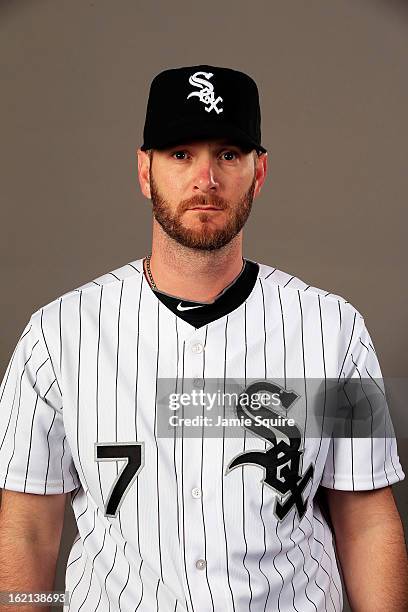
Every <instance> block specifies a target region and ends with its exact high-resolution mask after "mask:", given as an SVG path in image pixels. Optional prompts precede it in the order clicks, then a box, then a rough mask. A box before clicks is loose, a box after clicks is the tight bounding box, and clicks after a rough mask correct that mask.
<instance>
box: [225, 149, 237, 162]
mask: <svg viewBox="0 0 408 612" xmlns="http://www.w3.org/2000/svg"><path fill="white" fill-rule="evenodd" d="M222 155H228V156H229V158H228V159H227V160H226V161H232V159H231V157H230V156H231V155H232V156H235V159H236V158H237V157H238V154H237V153H236V152H235V151H224V152H223V153H222Z"/></svg>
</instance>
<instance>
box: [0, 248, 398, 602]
mask: <svg viewBox="0 0 408 612" xmlns="http://www.w3.org/2000/svg"><path fill="white" fill-rule="evenodd" d="M364 377H370V378H372V379H377V380H378V379H380V380H381V371H380V366H379V363H378V359H377V356H376V352H375V349H374V346H373V343H372V340H371V338H370V335H369V332H368V331H367V328H366V326H365V322H364V319H363V317H362V315H361V314H360V313H359V312H358V311H357V310H356V308H354V307H353V306H352V305H351V304H350V303H349V302H348V301H346V300H345V299H344V298H342V297H341V296H338V295H333V294H330V293H327V292H325V291H323V290H321V289H318V288H315V287H311V286H308V285H306V284H305V283H304V282H303V281H302V280H300V279H298V278H296V277H293V276H290V275H289V274H287V273H285V272H283V271H279V270H277V269H275V268H273V267H270V266H267V265H264V264H259V272H258V276H257V278H256V282H255V285H254V287H253V289H252V291H251V292H250V294H249V295H248V296H247V297H246V299H245V300H244V301H243V302H242V303H240V304H239V305H238V306H234V308H233V309H232V310H231V311H230V312H228V313H227V314H224V315H223V316H221V317H219V318H217V319H216V320H213V321H211V322H210V323H208V324H206V325H202V326H201V327H198V328H196V327H194V326H193V325H191V324H190V323H188V322H186V321H185V320H184V319H183V318H181V317H179V316H177V314H175V313H174V312H172V311H171V310H170V309H169V308H167V307H166V306H165V305H164V304H163V303H162V301H160V300H159V299H158V297H157V295H156V294H155V293H154V292H153V291H152V289H151V287H150V285H149V283H148V282H147V280H146V278H145V276H144V273H143V260H142V259H138V260H136V261H133V262H130V263H128V264H126V265H124V266H123V267H121V268H119V269H117V270H114V271H112V272H109V273H107V274H105V275H103V276H101V277H99V278H96V279H95V280H93V281H91V282H89V283H87V284H84V285H83V286H81V287H79V288H77V289H75V290H73V291H70V292H68V293H66V294H64V295H62V296H61V297H59V298H57V299H55V300H54V301H52V302H50V303H48V304H47V305H45V306H44V307H41V308H39V309H38V310H37V311H36V312H34V313H33V314H32V316H31V318H30V320H29V322H28V323H27V325H26V327H25V329H24V330H23V332H22V334H21V337H20V339H19V342H18V344H17V346H16V348H15V351H14V353H13V355H12V357H11V359H10V362H9V365H8V367H7V370H6V372H5V375H4V378H3V382H2V385H1V387H0V487H2V488H6V489H12V490H16V491H26V492H28V493H37V494H42V495H48V494H55V493H67V492H70V498H71V504H72V508H73V512H74V514H75V517H76V521H77V525H78V535H77V537H76V539H75V541H74V543H73V545H72V549H71V551H70V555H69V560H68V563H67V570H66V590H67V591H69V593H70V604H69V610H70V611H71V612H79V610H82V611H83V612H95V611H99V612H106V611H112V612H117V611H122V612H130V611H132V612H135V611H138V612H152V611H153V610H158V611H160V612H182V611H183V612H187V611H188V612H193V611H195V612H208V611H216V612H219V611H220V610H222V611H223V612H244V611H248V612H249V611H252V612H259V611H269V610H274V611H275V610H276V611H282V612H291V611H298V612H309V611H310V612H321V611H330V612H333V611H334V612H339V611H340V610H342V607H343V602H342V587H341V581H340V577H339V571H338V567H337V563H336V557H335V550H334V541H333V535H332V531H331V529H330V526H329V524H328V522H327V521H326V519H325V517H324V514H323V512H322V511H321V508H320V506H319V505H318V503H316V500H315V493H316V491H317V489H318V486H319V485H323V486H324V487H328V488H332V489H342V490H366V489H373V488H378V487H384V486H387V485H390V484H393V483H395V482H397V481H399V480H402V479H403V478H404V473H403V470H402V468H401V465H400V461H399V457H398V452H397V447H396V442H395V438H394V437H393V436H391V435H390V436H387V435H386V436H384V437H383V438H380V437H375V438H364V439H360V438H358V439H355V438H353V436H350V437H348V438H347V437H344V438H331V437H330V436H320V437H318V436H316V437H315V438H312V437H310V438H309V437H306V436H304V437H303V438H302V440H301V446H300V448H299V449H298V450H296V452H295V454H294V455H292V456H290V457H289V461H287V456H286V463H285V465H283V463H282V462H279V453H277V452H276V453H275V455H274V456H273V457H272V455H273V452H275V450H276V449H275V447H277V444H278V442H277V440H276V441H275V443H274V442H273V441H271V440H269V439H266V437H263V436H262V435H261V436H259V435H256V434H254V433H253V431H251V430H250V429H248V428H246V427H241V428H240V432H241V434H240V435H236V436H234V437H232V436H231V437H228V436H225V435H218V436H212V437H211V436H206V435H201V436H188V435H183V431H186V430H182V431H181V434H180V430H179V431H178V434H177V435H174V436H173V437H171V436H168V437H164V436H159V435H158V420H159V419H160V418H161V417H162V414H161V413H160V414H159V412H160V411H159V408H160V410H161V409H162V408H161V405H160V402H159V401H158V381H160V380H162V379H168V380H173V381H175V385H176V386H177V388H178V389H180V388H181V389H182V388H183V384H184V381H193V384H195V382H197V386H200V385H202V384H203V383H204V384H205V381H206V380H209V379H218V380H221V382H222V381H223V380H227V379H235V380H248V381H249V380H257V381H259V380H261V381H262V380H266V379H268V380H274V379H276V380H291V379H292V380H294V379H297V380H299V379H300V380H303V381H304V388H305V393H304V395H305V397H306V399H307V381H308V380H309V379H312V378H315V379H321V380H323V381H324V380H325V379H329V378H333V379H339V380H341V379H344V380H348V379H360V380H361V385H363V380H364ZM303 399H305V398H303ZM311 405H312V403H311V402H310V403H309V404H308V407H309V410H312V408H311ZM289 413H290V411H288V414H289ZM382 416H383V417H384V421H385V422H387V423H388V422H390V417H389V413H388V408H387V404H386V401H385V400H384V403H383V407H382ZM221 431H222V429H221ZM282 444H283V446H282V447H281V448H283V450H284V453H283V454H284V455H285V453H286V450H287V448H289V447H288V446H285V443H282ZM246 453H248V454H246ZM265 457H266V458H268V457H271V460H270V464H268V460H269V459H265V460H264V458H265ZM299 457H300V458H301V460H300V461H299ZM285 470H286V471H285ZM288 483H289V485H288Z"/></svg>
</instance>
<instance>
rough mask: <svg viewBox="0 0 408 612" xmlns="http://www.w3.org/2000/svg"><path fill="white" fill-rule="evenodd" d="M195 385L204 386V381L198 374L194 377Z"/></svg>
mask: <svg viewBox="0 0 408 612" xmlns="http://www.w3.org/2000/svg"><path fill="white" fill-rule="evenodd" d="M193 385H194V386H195V387H202V386H203V381H202V380H201V378H198V376H197V377H196V378H193Z"/></svg>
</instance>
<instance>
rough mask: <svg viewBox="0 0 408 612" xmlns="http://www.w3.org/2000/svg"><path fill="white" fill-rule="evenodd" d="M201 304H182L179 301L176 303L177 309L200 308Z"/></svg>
mask: <svg viewBox="0 0 408 612" xmlns="http://www.w3.org/2000/svg"><path fill="white" fill-rule="evenodd" d="M201 307H202V304H200V305H199V306H182V305H181V302H179V303H178V304H177V310H192V309H193V308H201Z"/></svg>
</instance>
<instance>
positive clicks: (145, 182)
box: [137, 149, 152, 200]
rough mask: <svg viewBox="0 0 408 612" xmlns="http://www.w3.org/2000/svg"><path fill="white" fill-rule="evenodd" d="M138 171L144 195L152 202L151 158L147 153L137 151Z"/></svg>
mask: <svg viewBox="0 0 408 612" xmlns="http://www.w3.org/2000/svg"><path fill="white" fill-rule="evenodd" d="M137 171H138V177H139V185H140V189H141V191H142V193H143V195H144V196H145V197H146V198H148V199H149V200H151V198H152V196H151V192H150V157H149V155H148V153H146V151H142V150H141V149H138V150H137Z"/></svg>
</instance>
